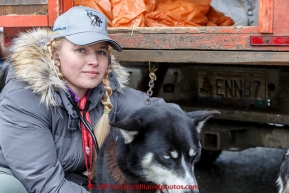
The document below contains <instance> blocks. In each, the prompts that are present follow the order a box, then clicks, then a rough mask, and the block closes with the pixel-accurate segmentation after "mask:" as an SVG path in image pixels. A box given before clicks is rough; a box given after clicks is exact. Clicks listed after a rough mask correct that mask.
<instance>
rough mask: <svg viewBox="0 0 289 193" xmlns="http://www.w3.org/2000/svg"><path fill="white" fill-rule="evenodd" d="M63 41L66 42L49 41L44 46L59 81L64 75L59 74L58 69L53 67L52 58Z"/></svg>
mask: <svg viewBox="0 0 289 193" xmlns="http://www.w3.org/2000/svg"><path fill="white" fill-rule="evenodd" d="M65 40H66V39H65V38H56V39H53V40H50V41H49V42H48V43H47V44H46V47H47V53H48V56H49V57H50V58H51V60H53V65H54V68H55V70H56V73H57V76H58V77H59V78H60V79H61V80H63V79H64V75H63V74H62V73H61V71H60V69H59V67H58V66H57V65H55V60H56V58H53V57H54V53H55V51H57V50H60V48H61V46H62V44H63V42H64V41H65Z"/></svg>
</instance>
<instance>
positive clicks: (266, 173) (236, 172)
mask: <svg viewBox="0 0 289 193" xmlns="http://www.w3.org/2000/svg"><path fill="white" fill-rule="evenodd" d="M285 151H286V150H285V149H272V148H260V147H257V148H251V149H247V150H244V151H242V152H228V151H223V152H222V153H221V155H220V156H219V157H218V159H217V160H216V162H215V163H214V164H212V165H210V166H202V167H201V166H199V167H197V168H196V169H195V175H196V178H197V180H198V183H199V189H200V193H277V192H278V189H277V187H276V183H275V182H276V179H277V175H278V172H279V167H280V164H281V161H282V158H283V155H284V153H285Z"/></svg>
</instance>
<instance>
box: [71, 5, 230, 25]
mask: <svg viewBox="0 0 289 193" xmlns="http://www.w3.org/2000/svg"><path fill="white" fill-rule="evenodd" d="M210 3H211V0H74V5H75V6H76V5H84V6H88V7H92V8H94V9H97V10H99V11H101V12H102V13H103V14H104V15H106V17H107V19H108V25H109V27H156V26H159V27H160V26H163V27H165V26H176V27H177V26H230V25H233V24H234V21H233V20H232V19H231V18H230V17H227V16H225V15H224V14H223V13H220V12H218V11H217V10H215V9H214V8H213V7H211V6H210Z"/></svg>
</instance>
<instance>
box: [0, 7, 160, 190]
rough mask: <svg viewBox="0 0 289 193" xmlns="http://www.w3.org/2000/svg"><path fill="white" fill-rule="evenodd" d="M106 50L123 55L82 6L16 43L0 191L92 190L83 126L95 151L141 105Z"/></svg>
mask: <svg viewBox="0 0 289 193" xmlns="http://www.w3.org/2000/svg"><path fill="white" fill-rule="evenodd" d="M110 46H111V47H112V48H114V49H116V50H117V51H121V50H122V48H121V47H120V45H119V44H118V43H117V42H115V41H114V40H112V39H111V38H109V37H108V33H107V21H106V19H105V16H104V15H102V14H101V13H99V12H98V11H96V10H93V9H91V8H88V7H83V6H79V7H73V8H71V9H70V10H68V11H67V12H66V13H64V14H63V15H61V16H59V17H58V18H57V20H56V21H55V24H54V28H53V31H52V32H51V31H50V30H48V29H37V30H34V31H31V32H28V33H23V34H21V35H20V36H19V37H18V38H17V39H16V40H15V41H14V45H13V46H12V47H11V53H10V57H9V62H10V63H11V68H10V69H9V73H8V76H7V79H6V86H5V87H4V89H3V91H2V93H1V95H0V112H1V114H0V182H1V183H0V192H3V193H4V192H9V193H26V192H33V193H46V192H50V193H52V192H55V193H56V192H58V193H86V192H88V191H87V190H86V189H85V188H84V187H83V186H82V185H84V184H85V183H88V187H89V188H90V189H91V188H92V185H91V180H92V177H93V176H92V173H93V167H92V166H93V157H94V151H95V148H94V143H93V141H94V136H92V135H90V133H89V132H88V130H87V128H86V127H88V126H87V122H88V123H89V125H92V127H95V131H94V132H95V136H96V138H97V142H98V144H99V145H100V144H101V143H102V141H103V139H104V138H105V137H106V135H107V133H108V132H109V126H108V125H109V124H108V123H109V121H117V120H123V119H125V118H126V117H127V116H128V115H129V114H130V113H132V112H134V111H135V110H136V109H138V108H140V107H141V106H144V105H145V100H146V94H145V93H143V92H140V91H137V90H134V89H132V88H129V87H127V86H125V83H126V82H127V80H128V74H127V73H126V72H125V70H124V69H123V68H122V67H121V66H120V65H119V64H118V63H117V62H116V61H115V59H114V58H113V57H111V55H110ZM162 102H164V101H163V100H162V99H157V98H153V99H152V103H162ZM81 116H82V117H83V118H82V119H85V120H83V121H81V120H80V118H81ZM83 122H84V123H83ZM84 171H87V176H86V177H85V178H84V179H81V177H83V176H82V175H78V173H79V174H81V173H82V172H84Z"/></svg>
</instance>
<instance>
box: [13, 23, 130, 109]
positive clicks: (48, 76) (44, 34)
mask: <svg viewBox="0 0 289 193" xmlns="http://www.w3.org/2000/svg"><path fill="white" fill-rule="evenodd" d="M50 39H51V29H49V28H37V29H33V30H31V31H28V32H27V33H21V34H20V35H19V36H18V38H16V39H15V40H14V42H13V45H12V47H11V49H10V50H11V55H10V57H9V60H10V63H11V64H12V66H13V68H14V73H15V77H16V78H17V79H20V80H23V81H24V82H26V83H27V84H28V88H31V89H32V90H33V92H34V93H37V94H40V95H41V102H42V103H44V104H45V105H46V106H47V107H49V106H57V103H56V101H55V99H54V97H53V92H54V90H55V89H64V90H66V89H67V88H66V86H65V82H64V81H63V80H60V79H59V78H58V77H57V75H56V71H55V67H54V62H53V61H52V60H51V58H50V57H49V54H48V52H47V51H46V44H47V43H48V42H49V41H50ZM108 70H109V71H113V72H114V73H115V74H116V77H117V78H118V80H119V82H120V84H121V87H123V86H124V84H127V83H128V75H129V74H128V73H127V72H126V71H125V69H124V68H123V67H122V66H120V64H119V63H118V62H117V61H116V58H115V57H114V56H112V61H111V65H110V66H109V68H108Z"/></svg>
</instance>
